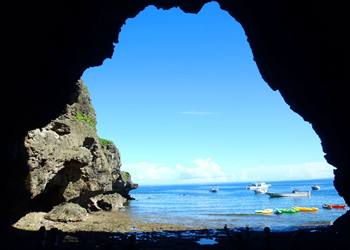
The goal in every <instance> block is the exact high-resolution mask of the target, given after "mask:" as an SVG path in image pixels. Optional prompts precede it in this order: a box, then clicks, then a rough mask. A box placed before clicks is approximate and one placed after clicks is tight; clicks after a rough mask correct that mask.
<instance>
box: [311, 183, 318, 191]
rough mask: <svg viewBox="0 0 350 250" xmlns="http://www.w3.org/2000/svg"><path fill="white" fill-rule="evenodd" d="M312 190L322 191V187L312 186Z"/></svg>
mask: <svg viewBox="0 0 350 250" xmlns="http://www.w3.org/2000/svg"><path fill="white" fill-rule="evenodd" d="M311 188H312V190H320V186H318V185H317V184H314V185H313V186H311Z"/></svg>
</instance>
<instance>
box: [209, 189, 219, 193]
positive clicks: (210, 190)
mask: <svg viewBox="0 0 350 250" xmlns="http://www.w3.org/2000/svg"><path fill="white" fill-rule="evenodd" d="M209 192H212V193H217V192H219V189H218V188H211V189H209Z"/></svg>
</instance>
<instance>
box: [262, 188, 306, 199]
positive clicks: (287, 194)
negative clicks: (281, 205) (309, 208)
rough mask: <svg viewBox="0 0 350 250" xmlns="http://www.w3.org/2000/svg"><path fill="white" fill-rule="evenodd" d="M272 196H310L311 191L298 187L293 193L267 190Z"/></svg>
mask: <svg viewBox="0 0 350 250" xmlns="http://www.w3.org/2000/svg"><path fill="white" fill-rule="evenodd" d="M266 194H268V195H269V196H270V197H271V198H273V197H310V196H311V191H307V192H300V191H299V190H298V189H294V190H293V192H291V193H273V192H267V193H266Z"/></svg>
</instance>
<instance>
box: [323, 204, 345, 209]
mask: <svg viewBox="0 0 350 250" xmlns="http://www.w3.org/2000/svg"><path fill="white" fill-rule="evenodd" d="M325 205H328V206H329V207H331V208H342V209H345V208H346V205H332V204H323V206H324V207H325ZM325 208H327V207H325Z"/></svg>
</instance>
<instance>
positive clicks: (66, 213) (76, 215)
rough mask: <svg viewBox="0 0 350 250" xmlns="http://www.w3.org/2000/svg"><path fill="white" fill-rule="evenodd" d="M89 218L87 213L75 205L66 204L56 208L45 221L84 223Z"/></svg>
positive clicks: (47, 215)
mask: <svg viewBox="0 0 350 250" xmlns="http://www.w3.org/2000/svg"><path fill="white" fill-rule="evenodd" d="M86 216H87V211H86V209H85V208H82V207H81V206H79V205H78V204H75V203H64V204H60V205H58V206H55V207H54V208H53V209H52V210H51V211H50V212H49V213H47V214H46V215H45V219H48V220H52V221H59V222H74V221H82V220H83V219H84V218H85V217H86Z"/></svg>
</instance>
